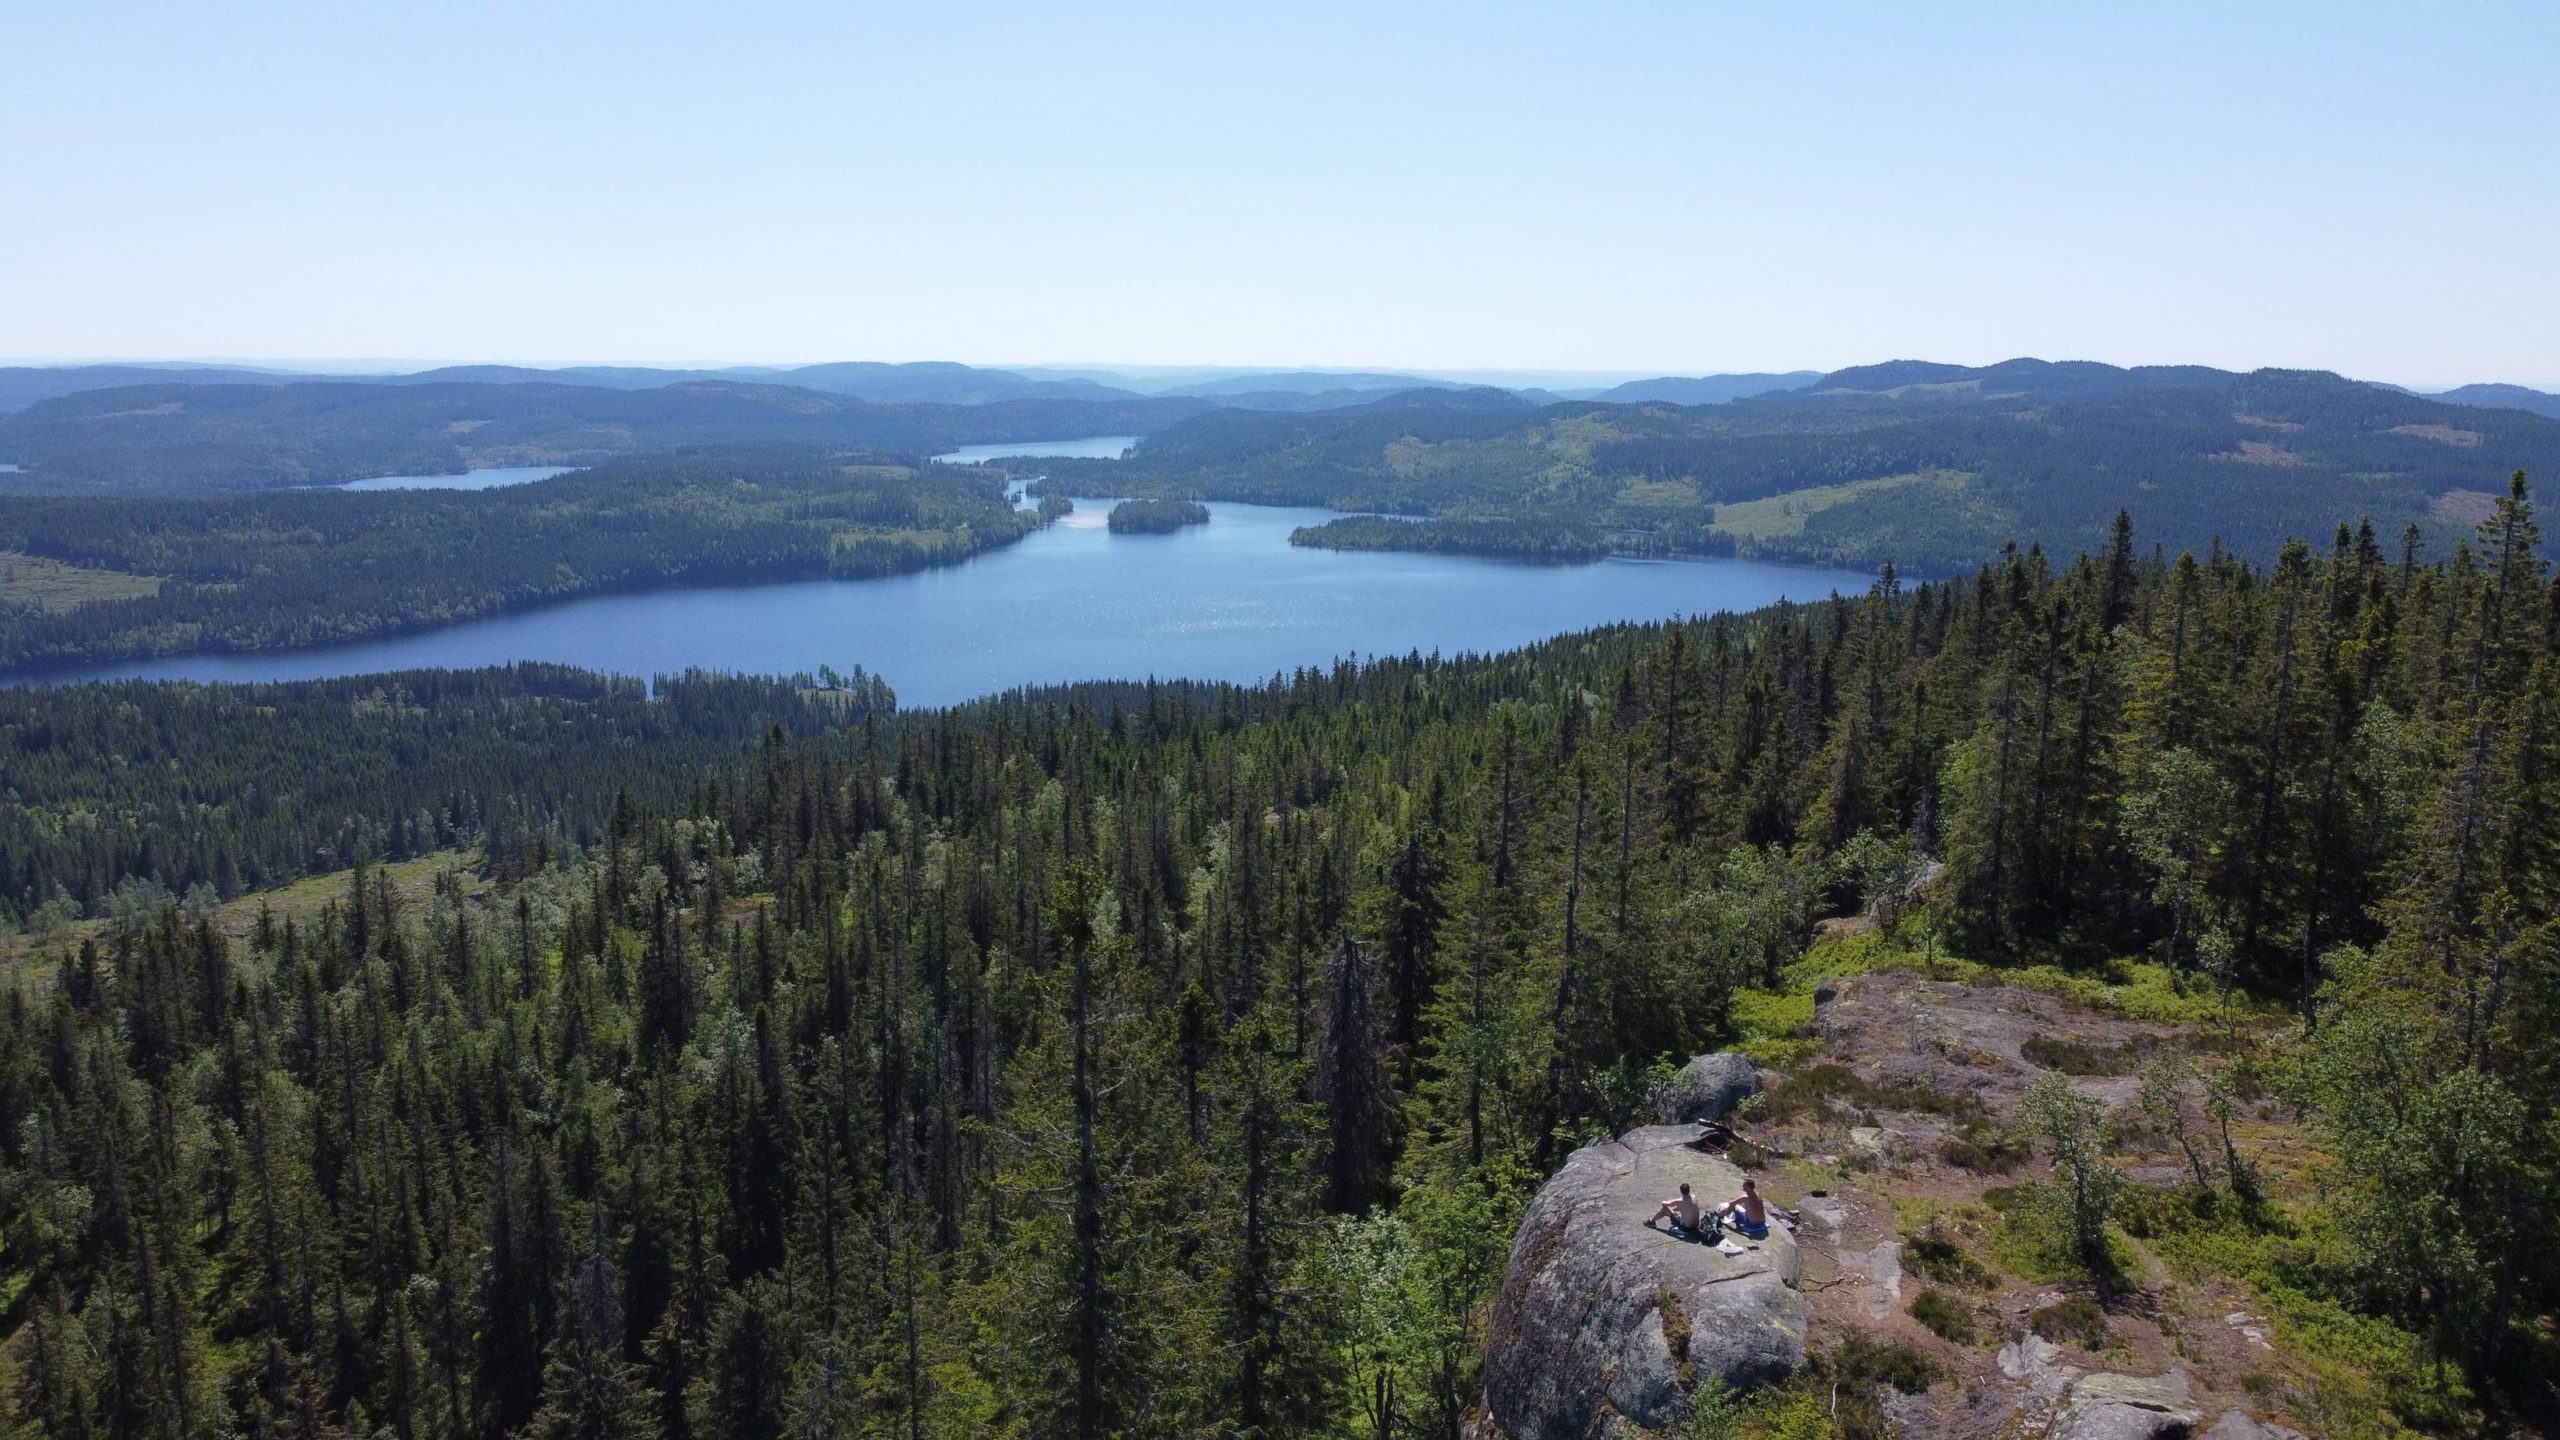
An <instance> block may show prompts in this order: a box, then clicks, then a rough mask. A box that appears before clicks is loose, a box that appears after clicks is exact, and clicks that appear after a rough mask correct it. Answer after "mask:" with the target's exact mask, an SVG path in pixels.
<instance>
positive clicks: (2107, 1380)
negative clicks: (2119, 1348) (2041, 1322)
mask: <svg viewBox="0 0 2560 1440" xmlns="http://www.w3.org/2000/svg"><path fill="white" fill-rule="evenodd" d="M2060 1354H2061V1351H2060V1350H2059V1349H2058V1348H2057V1347H2055V1346H2054V1345H2053V1344H2052V1343H2050V1342H2048V1341H2046V1340H2045V1339H2044V1338H2043V1337H2041V1336H2037V1335H2024V1336H2020V1337H2019V1338H2018V1339H2016V1340H2013V1341H2011V1342H2010V1343H2008V1344H2007V1345H2004V1346H2002V1347H2001V1348H2000V1373H2002V1374H2004V1375H2006V1376H2008V1377H2009V1378H2010V1379H2012V1380H2019V1381H2023V1382H2025V1385H2026V1390H2027V1395H2026V1400H2027V1404H2026V1406H2025V1407H2024V1408H2023V1409H2022V1410H2021V1415H2022V1418H2023V1419H2024V1421H2025V1422H2026V1423H2025V1426H2024V1429H2023V1431H2022V1433H2026V1434H2035V1433H2038V1427H2039V1426H2041V1427H2042V1429H2041V1433H2042V1434H2044V1435H2045V1436H2046V1437H2047V1440H2182V1437H2184V1436H2188V1435H2192V1434H2193V1433H2195V1427H2196V1422H2197V1421H2198V1420H2199V1419H2201V1418H2202V1417H2201V1416H2199V1415H2198V1414H2197V1413H2196V1411H2195V1409H2194V1407H2193V1405H2192V1403H2191V1401H2190V1398H2189V1396H2190V1391H2189V1388H2188V1384H2187V1376H2186V1372H2185V1371H2183V1370H2172V1371H2170V1372H2169V1373H2168V1374H2166V1375H2117V1374H2112V1373H2110V1372H2107V1371H2103V1370H2101V1371H2097V1372H2095V1373H2089V1374H2084V1373H2082V1372H2081V1371H2080V1370H2078V1369H2076V1368H2074V1367H2072V1366H2069V1365H2065V1364H2061V1363H2060V1362H2059V1359H2058V1357H2059V1356H2060ZM2223 1421H2224V1424H2225V1425H2230V1426H2232V1427H2233V1428H2231V1429H2225V1428H2224V1425H2216V1426H2215V1427H2214V1429H2213V1430H2212V1431H2210V1432H2208V1434H2210V1435H2212V1436H2214V1437H2215V1440H2279V1437H2282V1436H2287V1435H2290V1434H2291V1433H2292V1432H2290V1431H2287V1430H2284V1429H2283V1428H2282V1427H2281V1426H2278V1427H2272V1428H2263V1427H2259V1426H2258V1425H2257V1423H2256V1422H2255V1421H2253V1420H2251V1419H2250V1418H2249V1417H2248V1416H2247V1415H2244V1414H2241V1413H2240V1412H2239V1411H2236V1410H2235V1411H2233V1412H2231V1413H2230V1414H2227V1415H2225V1416H2224V1417H2223ZM2240 1427H2246V1428H2240Z"/></svg>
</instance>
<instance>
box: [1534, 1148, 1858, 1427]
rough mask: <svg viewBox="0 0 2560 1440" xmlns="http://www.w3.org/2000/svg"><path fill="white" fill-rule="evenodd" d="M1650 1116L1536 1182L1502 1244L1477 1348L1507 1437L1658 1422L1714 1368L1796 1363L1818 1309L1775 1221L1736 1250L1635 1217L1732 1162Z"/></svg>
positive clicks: (1791, 1367) (1771, 1375)
mask: <svg viewBox="0 0 2560 1440" xmlns="http://www.w3.org/2000/svg"><path fill="white" fill-rule="evenodd" d="M1693 1135H1694V1132H1693V1130H1692V1129H1691V1128H1690V1127H1689V1126H1686V1125H1655V1126H1648V1127H1646V1128H1644V1129H1641V1130H1636V1131H1633V1132H1630V1133H1629V1134H1627V1135H1625V1136H1623V1137H1621V1138H1620V1139H1617V1140H1612V1141H1603V1142H1600V1143H1596V1144H1591V1145H1586V1146H1584V1147H1582V1148H1581V1149H1579V1150H1576V1151H1575V1152H1573V1156H1572V1158H1570V1159H1568V1160H1566V1161H1565V1163H1564V1168H1563V1169H1562V1170H1560V1171H1558V1172H1556V1176H1555V1178H1554V1179H1552V1180H1549V1181H1548V1182H1547V1183H1546V1186H1545V1187H1544V1188H1543V1189H1541V1190H1539V1192H1538V1196H1537V1198H1536V1199H1535V1200H1533V1201H1531V1202H1530V1204H1529V1213H1528V1214H1527V1215H1526V1216H1524V1217H1523V1218H1522V1219H1521V1222H1520V1234H1519V1236H1518V1238H1517V1239H1515V1240H1514V1241H1513V1242H1512V1245H1511V1265H1510V1269H1509V1270H1508V1271H1507V1272H1506V1273H1505V1275H1504V1277H1503V1281H1502V1290H1501V1293H1500V1294H1498V1295H1497V1296H1496V1297H1495V1298H1494V1304H1493V1324H1492V1333H1491V1335H1490V1336H1488V1337H1487V1341H1486V1353H1485V1406H1486V1409H1487V1410H1488V1411H1489V1412H1490V1413H1491V1416H1492V1420H1493V1423H1494V1425H1495V1426H1496V1427H1498V1431H1499V1433H1500V1434H1501V1435H1503V1436H1506V1437H1508V1440H1584V1437H1587V1436H1592V1435H1610V1434H1624V1433H1626V1430H1625V1426H1624V1424H1623V1423H1622V1422H1633V1423H1634V1424H1636V1425H1640V1426H1642V1427H1644V1428H1645V1429H1647V1430H1664V1429H1667V1428H1669V1427H1670V1426H1672V1425H1674V1424H1676V1423H1677V1422H1678V1421H1679V1420H1680V1419H1681V1418H1682V1417H1684V1416H1685V1415H1687V1414H1688V1410H1689V1394H1690V1392H1691V1391H1692V1390H1693V1389H1695V1388H1696V1386H1697V1384H1698V1382H1699V1381H1700V1380H1702V1379H1703V1378H1705V1377H1707V1376H1709V1375H1715V1376H1720V1377H1722V1378H1723V1380H1724V1382H1725V1383H1726V1384H1727V1385H1730V1386H1732V1387H1733V1388H1734V1389H1737V1390H1747V1389H1750V1388H1751V1387H1753V1386H1756V1385H1763V1384H1766V1383H1768V1382H1770V1381H1773V1380H1778V1379H1783V1378H1784V1377H1786V1376H1788V1375H1791V1374H1793V1373H1795V1372H1796V1371H1797V1370H1799V1369H1802V1368H1803V1366H1804V1337H1805V1328H1806V1326H1807V1324H1808V1323H1810V1321H1811V1319H1812V1307H1811V1306H1809V1305H1808V1304H1807V1303H1806V1302H1805V1298H1804V1296H1802V1295H1801V1294H1799V1293H1797V1291H1796V1288H1795V1287H1796V1281H1797V1278H1798V1277H1799V1275H1800V1274H1801V1273H1802V1267H1801V1263H1800V1261H1799V1259H1798V1257H1797V1255H1796V1245H1795V1239H1794V1237H1793V1236H1791V1235H1790V1234H1788V1233H1787V1227H1786V1226H1785V1224H1784V1223H1776V1224H1773V1225H1771V1226H1770V1232H1769V1237H1768V1238H1767V1239H1765V1240H1759V1241H1748V1240H1740V1239H1739V1237H1737V1241H1738V1243H1740V1244H1742V1245H1744V1246H1746V1247H1747V1248H1745V1249H1744V1250H1743V1251H1742V1253H1741V1254H1739V1255H1727V1254H1724V1253H1723V1252H1722V1251H1720V1250H1719V1249H1717V1247H1716V1246H1715V1245H1713V1244H1710V1243H1705V1242H1702V1241H1697V1240H1688V1239H1681V1238H1678V1237H1675V1236H1673V1235H1672V1234H1670V1233H1669V1232H1668V1231H1667V1230H1666V1229H1663V1228H1647V1227H1646V1225H1645V1219H1646V1217H1647V1216H1649V1215H1651V1214H1652V1213H1653V1208H1654V1206H1655V1205H1656V1204H1658V1203H1660V1202H1661V1201H1662V1200H1663V1199H1665V1198H1666V1197H1668V1196H1672V1195H1676V1194H1678V1193H1679V1190H1680V1185H1681V1182H1683V1181H1686V1182H1687V1183H1688V1185H1689V1187H1690V1190H1691V1193H1693V1194H1694V1195H1696V1197H1697V1198H1698V1201H1699V1203H1700V1205H1701V1206H1702V1207H1703V1208H1710V1209H1711V1208H1713V1207H1714V1206H1716V1205H1719V1204H1722V1203H1723V1202H1724V1201H1726V1200H1728V1199H1731V1198H1732V1197H1733V1196H1734V1195H1735V1194H1736V1193H1737V1192H1739V1191H1740V1190H1741V1188H1742V1172H1741V1171H1740V1170H1738V1169H1736V1168H1734V1166H1733V1164H1732V1163H1731V1162H1730V1161H1727V1160H1726V1159H1724V1158H1723V1157H1722V1156H1719V1155H1713V1154H1709V1153H1708V1152H1706V1151H1704V1150H1700V1149H1698V1148H1696V1147H1695V1146H1694V1145H1693V1144H1692V1143H1691V1142H1692V1137H1693Z"/></svg>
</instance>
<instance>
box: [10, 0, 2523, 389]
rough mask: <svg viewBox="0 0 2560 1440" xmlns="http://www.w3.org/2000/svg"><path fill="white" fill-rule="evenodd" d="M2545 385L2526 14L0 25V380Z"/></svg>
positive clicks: (644, 14) (1409, 12)
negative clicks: (808, 374) (2257, 378)
mask: <svg viewBox="0 0 2560 1440" xmlns="http://www.w3.org/2000/svg"><path fill="white" fill-rule="evenodd" d="M2015 354H2036V355H2043V356H2047V357H2053V358H2063V357H2083V358H2092V359H2104V360H2113V361H2118V362H2126V363H2132V362H2153V361H2200V362H2207V363H2214V364H2222V365H2232V366H2254V365H2262V364H2282V365H2305V366H2321V367H2326V368H2332V369H2338V370H2343V371H2346V372H2349V373H2352V374H2357V375H2362V376H2368V377H2373V378H2382V379H2392V380H2399V381H2404V382H2409V383H2432V382H2447V383H2450V382H2458V381H2464V380H2481V379H2500V380H2515V381H2521V382H2526V383H2544V384H2551V383H2555V382H2560V6H2555V5H2553V4H2551V3H2550V0H2516V3H2488V0H2483V3H2465V4H2460V5H2450V6H2419V5H2410V4H2405V3H2403V4H2361V3H2336V0H2331V3H2321V4H2299V5H2296V4H2243V3H2233V0H2222V3H2213V4H2186V3H2152V4H2142V5H2082V4H2059V5H2057V4H2053V3H2050V0H2047V3H2039V4H1957V3H1924V4H1913V3H1909V0H1899V3H1890V4H1853V3H1829V4H1821V5H1794V4H1777V3H1749V4H1745V3H1704V0H1698V3H1669V0H1664V3H1653V4H1585V5H1563V4H1546V5H1506V4H1494V3H1482V0H1479V3H1468V4H1451V5H1421V4H1393V3H1387V4H1379V3H1370V4H1364V5H1332V4H1321V3H1296V4H1288V5H1258V6H1240V5H1226V4H1211V3H1194V4H1184V5H1162V6H1159V5H1147V4H1111V5H1108V6H1102V5H1095V6H1062V5H1040V6H1033V5H1019V6H1005V5H977V4H938V3H937V4H901V5H895V6H890V5H877V4H843V3H830V4H807V5H783V4H757V3H729V4H719V5H713V4H696V5H686V6H672V5H652V4H646V3H637V0H623V3H612V4H594V5H554V4H537V3H518V4H505V5H487V6H472V5H463V4H443V3H438V4H420V5H394V4H388V3H365V0H328V3H312V4H292V3H254V0H250V3H194V0H190V3H169V4H159V5H137V4H113V3H101V0H9V3H7V4H6V5H0V355H7V356H17V357H31V356H32V357H53V358H70V357H98V356H167V357H209V356H237V357H266V358H279V357H306V358H307V357H352V356H396V357H410V358H418V359H451V358H475V359H504V360H517V361H526V362H534V363H544V362H560V361H590V360H626V361H699V360H722V361H798V360H818V359H852V358H861V359H891V360H903V359H926V358H950V359H962V360H970V361H976V362H981V363H1032V362H1065V361H1106V362H1107V361H1121V362H1137V363H1161V364H1202V363H1209V364H1274V365H1282V364H1286V365H1341V366H1349V365H1381V366H1410V367H1453V368H1454V367H1512V368H1529V367H1535V368H1551V369H1588V370H1630V371H1648V372H1679V373H1698V372H1705V371H1716V370H1743V369H1791V368H1798V367H1814V368H1828V367H1833V366H1838V365H1843V364H1851V363H1857V362H1862V361H1870V360H1878V359H1885V358H1890V357H1896V356H1925V357H1931V358H1941V359H1950V360H1962V361H1988V360H1994V359H1999V358H2002V357H2006V356H2009V355H2015Z"/></svg>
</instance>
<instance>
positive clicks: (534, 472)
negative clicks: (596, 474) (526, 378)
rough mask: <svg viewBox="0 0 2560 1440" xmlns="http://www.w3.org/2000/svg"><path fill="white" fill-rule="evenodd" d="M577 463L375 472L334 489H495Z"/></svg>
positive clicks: (562, 471) (559, 472)
mask: <svg viewBox="0 0 2560 1440" xmlns="http://www.w3.org/2000/svg"><path fill="white" fill-rule="evenodd" d="M577 468H578V467H577V466H575V465H500V466H494V467H492V468H490V469H487V470H468V471H465V472H463V473H462V474H460V475H376V476H374V477H373V478H372V479H370V480H350V481H348V482H347V483H345V484H344V485H333V486H331V487H329V488H331V489H333V490H496V489H499V488H501V487H503V486H507V485H530V484H532V483H533V482H534V481H536V480H548V479H550V478H551V477H552V476H554V475H566V474H568V473H569V472H570V471H572V470H575V469H577Z"/></svg>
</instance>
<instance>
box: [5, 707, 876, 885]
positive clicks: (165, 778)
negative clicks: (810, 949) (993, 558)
mask: <svg viewBox="0 0 2560 1440" xmlns="http://www.w3.org/2000/svg"><path fill="white" fill-rule="evenodd" d="M895 704H896V701H895V698H894V697H893V696H892V695H891V694H890V693H889V691H888V688H887V687H886V686H885V685H883V684H882V683H881V682H880V681H879V680H877V679H875V678H873V677H871V676H869V675H865V674H863V673H861V671H860V669H859V667H857V668H856V672H855V674H853V675H852V676H849V677H848V676H838V675H835V674H833V673H830V674H828V675H826V676H824V677H821V678H817V679H813V678H811V677H808V676H792V677H784V678H779V679H761V678H754V677H746V676H727V675H706V674H699V673H697V674H687V675H677V676H661V677H659V678H658V679H657V680H656V681H655V682H654V684H653V685H648V686H644V685H643V684H641V683H640V682H639V681H636V680H627V679H615V678H611V677H607V676H601V675H594V674H589V673H587V672H584V671H578V670H568V669H563V668H560V667H557V666H550V665H516V666H510V667H508V668H505V669H498V670H477V671H447V670H427V671H418V672H413V673H408V674H397V675H364V676H357V677H354V678H350V679H341V680H324V681H311V682H302V683H296V684H291V685H163V684H147V683H143V682H138V681H136V682H128V683H123V684H117V685H81V686H72V687H66V688H63V689H59V690H47V689H10V690H0V773H5V774H6V776H7V796H8V804H7V805H5V806H0V913H4V914H6V915H7V916H8V917H9V918H10V920H11V921H12V922H14V923H15V924H16V925H19V926H22V927H24V928H27V929H29V930H31V931H33V932H35V933H37V934H38V935H39V936H41V935H43V934H46V933H49V932H51V931H52V930H54V929H55V928H57V927H58V926H59V924H60V922H61V920H63V919H64V918H67V917H69V916H76V915H80V914H84V913H85V914H90V915H103V914H106V913H108V912H109V910H110V909H111V908H112V907H114V906H115V905H117V904H119V903H121V902H120V900H119V893H118V892H119V891H120V890H123V889H124V888H125V887H126V886H127V885H129V884H136V883H138V884H141V885H143V886H144V887H146V888H145V889H144V890H143V891H142V892H141V893H144V894H146V895H148V894H150V893H153V892H154V891H155V890H156V891H159V892H165V893H174V894H187V893H190V892H196V893H207V892H209V893H210V895H212V896H213V897H215V898H219V899H231V898H236V897H238V896H239V895H241V894H243V893H244V892H246V891H250V890H257V889H265V888H269V887H272V886H276V885H280V884H283V883H285V882H287V881H290V880H293V879H296V878H299V877H301V876H304V875H309V874H315V873H322V872H327V871H332V870H338V869H342V868H344V867H345V866H346V865H348V864H350V863H352V862H353V861H355V860H356V859H357V858H359V857H369V858H371V859H374V860H377V861H379V860H406V859H411V858H414V857H416V856H419V855H423V854H426V853H428V852H431V851H435V850H442V849H448V848H452V847H456V846H471V847H476V848H478V849H480V850H481V852H482V854H483V857H484V859H485V860H486V862H487V863H488V864H489V865H490V866H491V867H492V868H493V869H494V870H495V871H496V872H497V873H500V874H505V875H514V874H520V873H530V872H533V871H538V870H542V869H546V868H549V867H550V866H552V865H553V864H554V863H556V862H557V861H558V860H559V859H560V858H562V857H565V856H570V855H575V854H577V853H580V852H581V851H583V850H584V849H585V848H586V847H587V846H588V845H589V844H591V843H592V842H593V840H594V837H595V835H596V834H597V833H598V827H599V826H600V825H602V823H603V822H604V819H605V817H606V815H607V814H608V813H609V812H610V811H611V810H612V807H613V804H614V801H615V798H616V797H617V796H619V795H625V794H627V795H629V796H630V797H631V798H632V799H633V800H635V801H636V802H638V803H641V804H645V805H648V806H651V807H652V808H658V809H663V808H667V807H670V806H674V805H677V804H679V803H681V802H682V801H684V800H685V799H686V798H687V796H688V794H689V787H690V786H692V785H693V784H694V783H696V780H697V778H698V777H699V776H700V775H701V774H702V773H704V772H706V771H709V770H711V769H714V768H716V767H717V766H718V765H720V764H721V763H722V762H724V761H726V760H728V759H730V758H733V757H734V756H735V755H736V754H737V753H738V752H739V749H740V747H741V746H742V745H743V744H744V743H745V742H746V741H747V740H748V739H749V738H752V737H756V736H761V735H766V734H769V733H773V732H776V731H778V732H780V733H781V734H783V735H785V736H786V737H791V738H797V739H807V738H810V737H815V736H820V735H823V734H826V733H829V732H831V731H833V730H835V729H837V728H839V727H841V726H844V725H846V724H848V723H853V722H857V721H860V720H863V719H866V718H871V717H877V716H884V715H886V714H888V713H889V712H890V711H891V710H892V709H894V707H895ZM128 898H129V897H128Z"/></svg>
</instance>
